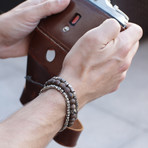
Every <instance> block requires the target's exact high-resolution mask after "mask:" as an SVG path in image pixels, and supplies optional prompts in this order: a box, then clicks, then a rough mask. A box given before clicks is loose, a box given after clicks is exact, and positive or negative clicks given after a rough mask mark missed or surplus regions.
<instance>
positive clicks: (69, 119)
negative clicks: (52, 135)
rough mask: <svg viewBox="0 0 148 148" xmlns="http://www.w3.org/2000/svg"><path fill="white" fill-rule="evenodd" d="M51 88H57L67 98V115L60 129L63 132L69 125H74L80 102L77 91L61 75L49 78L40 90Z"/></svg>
mask: <svg viewBox="0 0 148 148" xmlns="http://www.w3.org/2000/svg"><path fill="white" fill-rule="evenodd" d="M49 89H56V90H57V91H58V92H60V93H61V94H62V95H63V97H64V98H65V102H66V116H65V121H64V124H63V127H62V129H61V130H60V132H61V131H63V130H65V129H66V128H67V127H70V126H72V125H73V124H74V122H75V120H76V119H77V114H78V102H77V98H76V93H75V91H74V89H73V88H72V86H71V85H70V84H69V83H67V82H66V81H65V80H64V79H62V78H60V77H53V78H51V79H50V80H48V81H47V82H46V83H45V85H44V88H43V89H42V90H41V91H40V93H43V92H45V91H47V90H49Z"/></svg>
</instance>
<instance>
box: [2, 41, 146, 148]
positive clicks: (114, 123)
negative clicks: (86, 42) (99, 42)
mask: <svg viewBox="0 0 148 148" xmlns="http://www.w3.org/2000/svg"><path fill="white" fill-rule="evenodd" d="M147 48H148V40H145V41H143V42H141V45H140V50H139V52H138V53H137V55H136V57H135V59H134V61H133V64H132V66H131V68H130V70H129V72H128V75H127V78H126V80H125V81H124V82H123V83H122V84H121V87H120V89H119V90H118V91H117V92H116V93H113V94H110V95H107V96H104V97H102V98H100V99H98V100H97V101H95V102H92V103H90V104H88V105H87V106H86V107H85V108H84V109H83V110H81V111H80V114H79V118H80V120H81V121H82V122H83V125H84V129H85V130H84V132H83V133H82V135H81V137H80V139H79V142H78V145H77V146H76V148H147V147H148V49H147ZM25 67H26V58H16V59H8V60H0V120H1V121H2V120H4V119H5V118H6V117H7V116H9V115H10V114H12V113H13V112H15V111H16V110H18V109H19V108H21V107H22V105H21V104H20V102H19V97H20V95H21V92H22V90H23V86H24V82H25V80H24V76H25ZM48 148H62V146H60V145H58V144H56V143H55V142H51V144H49V146H48Z"/></svg>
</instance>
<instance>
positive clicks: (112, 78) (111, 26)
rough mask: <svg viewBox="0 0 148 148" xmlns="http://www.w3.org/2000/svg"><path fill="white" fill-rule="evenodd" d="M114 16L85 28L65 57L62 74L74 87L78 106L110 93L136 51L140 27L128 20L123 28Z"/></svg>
mask: <svg viewBox="0 0 148 148" xmlns="http://www.w3.org/2000/svg"><path fill="white" fill-rule="evenodd" d="M120 31H121V26H120V25H119V23H118V22H117V21H116V20H114V19H109V20H106V21H105V22H104V23H103V24H102V25H100V26H99V27H97V28H94V29H92V30H90V31H88V32H87V33H86V34H85V35H84V36H83V37H82V38H80V39H79V41H78V42H77V43H76V44H75V45H74V46H73V48H72V49H71V51H70V52H69V54H68V55H67V56H66V58H65V60H64V64H63V69H62V72H61V75H60V76H61V77H63V78H64V79H66V80H67V81H68V82H69V83H70V84H71V85H72V86H73V87H74V89H75V90H76V93H77V96H78V101H79V104H80V108H81V107H82V106H83V105H85V104H86V103H88V102H90V101H92V100H94V99H96V98H99V97H101V96H103V95H105V94H108V93H111V92H113V91H115V90H117V88H118V87H119V84H120V83H121V82H122V81H123V80H124V78H125V76H126V73H127V70H128V69H129V67H130V65H131V61H132V59H133V57H134V55H135V53H136V52H137V49H138V46H139V40H140V38H141V37H142V29H141V27H139V26H138V25H136V24H132V23H129V24H128V27H127V29H126V30H124V31H122V32H120Z"/></svg>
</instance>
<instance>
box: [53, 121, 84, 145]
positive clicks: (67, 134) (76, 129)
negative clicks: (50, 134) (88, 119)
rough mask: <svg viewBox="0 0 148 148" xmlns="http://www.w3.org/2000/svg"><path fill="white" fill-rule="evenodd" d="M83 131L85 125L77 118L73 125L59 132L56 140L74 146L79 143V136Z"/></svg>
mask: <svg viewBox="0 0 148 148" xmlns="http://www.w3.org/2000/svg"><path fill="white" fill-rule="evenodd" d="M82 131H83V126H82V124H81V122H80V121H79V120H76V121H75V123H74V125H73V126H72V127H69V128H67V129H65V130H64V131H63V132H61V133H58V134H57V135H56V136H55V137H54V140H55V141H56V142H57V143H59V144H61V145H63V146H68V147H74V146H76V144H77V141H78V138H79V136H80V134H81V132H82Z"/></svg>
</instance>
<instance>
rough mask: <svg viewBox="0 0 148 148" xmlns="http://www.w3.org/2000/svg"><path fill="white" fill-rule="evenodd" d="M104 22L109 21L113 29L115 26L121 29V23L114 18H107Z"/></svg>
mask: <svg viewBox="0 0 148 148" xmlns="http://www.w3.org/2000/svg"><path fill="white" fill-rule="evenodd" d="M104 23H109V24H110V25H111V26H112V28H113V29H114V28H115V29H118V30H120V29H121V26H120V24H119V23H118V22H117V21H116V20H115V19H113V18H110V19H107V20H105V21H104Z"/></svg>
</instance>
